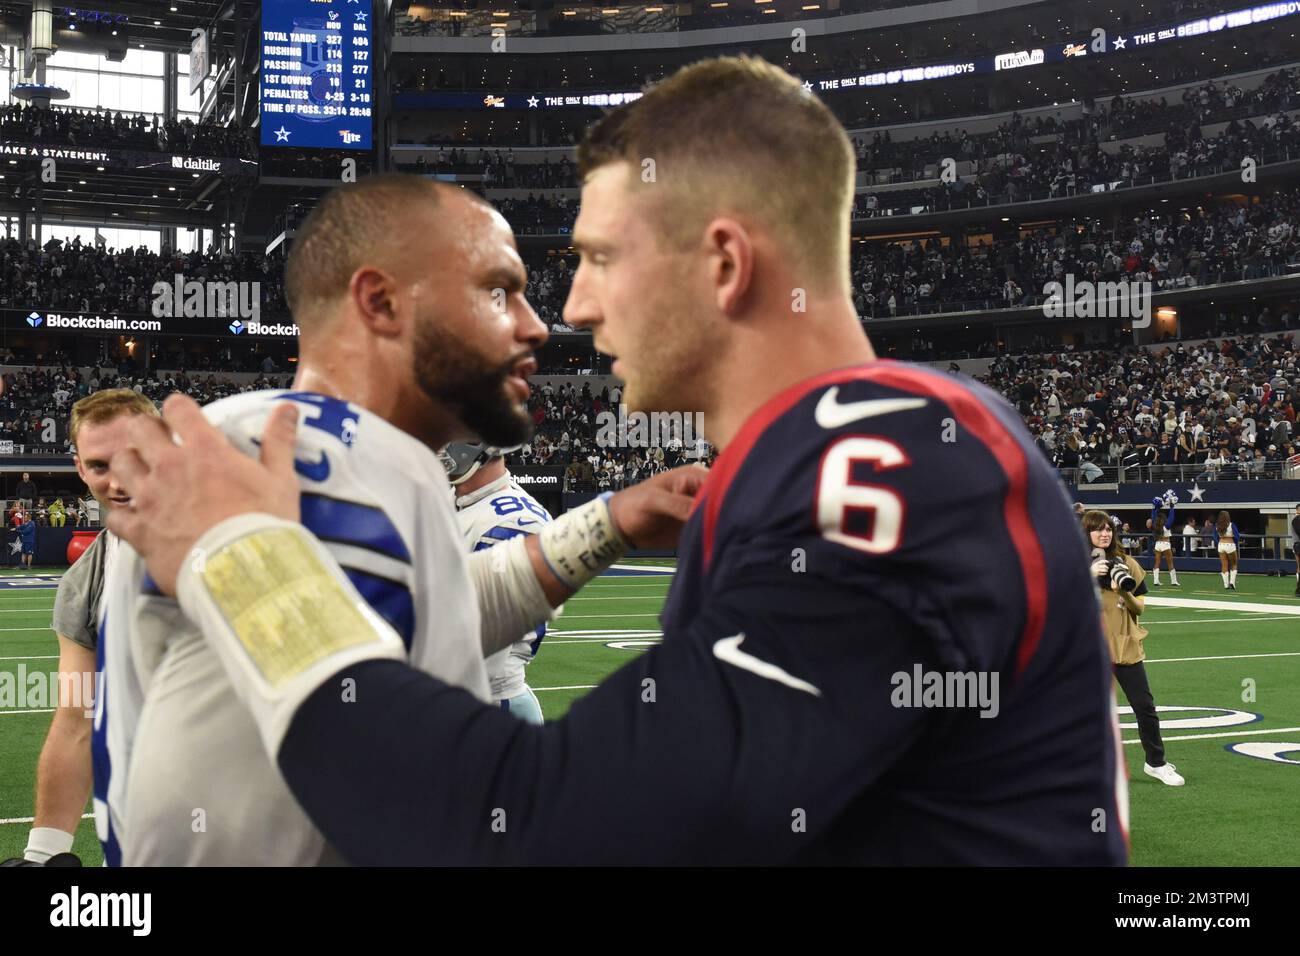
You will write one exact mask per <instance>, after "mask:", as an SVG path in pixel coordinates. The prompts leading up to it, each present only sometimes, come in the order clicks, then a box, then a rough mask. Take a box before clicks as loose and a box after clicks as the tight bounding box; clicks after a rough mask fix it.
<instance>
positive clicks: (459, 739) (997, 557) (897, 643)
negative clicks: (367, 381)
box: [277, 361, 1128, 865]
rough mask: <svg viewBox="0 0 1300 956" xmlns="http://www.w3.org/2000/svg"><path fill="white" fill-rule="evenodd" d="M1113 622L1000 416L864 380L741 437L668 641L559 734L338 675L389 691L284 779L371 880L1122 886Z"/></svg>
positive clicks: (318, 717)
mask: <svg viewBox="0 0 1300 956" xmlns="http://www.w3.org/2000/svg"><path fill="white" fill-rule="evenodd" d="M1100 618H1101V612H1100V607H1099V606H1098V602H1097V595H1096V588H1095V586H1094V583H1093V581H1092V578H1091V576H1090V574H1089V568H1088V558H1087V553H1086V549H1085V547H1084V543H1083V538H1082V532H1081V530H1080V528H1079V525H1078V521H1077V519H1076V518H1075V517H1074V515H1073V513H1072V510H1071V508H1070V505H1069V503H1068V501H1067V500H1066V497H1065V493H1064V489H1063V486H1062V485H1061V483H1060V482H1059V480H1058V479H1057V477H1056V474H1055V473H1054V472H1053V471H1052V470H1051V468H1050V467H1049V466H1048V464H1047V463H1046V462H1045V461H1044V460H1043V459H1042V456H1041V455H1039V454H1037V453H1036V452H1035V451H1034V448H1033V445H1032V442H1031V440H1030V436H1029V434H1028V433H1027V431H1026V430H1025V427H1024V425H1023V423H1022V422H1021V421H1020V420H1019V419H1018V417H1017V416H1016V414H1015V412H1014V411H1013V410H1012V409H1011V408H1010V406H1008V405H1006V404H1005V402H1003V401H1002V399H1000V398H999V397H997V396H996V395H995V394H994V393H992V392H991V391H989V390H988V389H985V388H983V387H982V386H979V385H977V384H975V383H973V382H971V381H970V380H968V379H962V378H955V377H953V376H950V375H947V374H945V373H939V372H935V371H932V370H928V369H924V368H918V367H914V366H909V365H903V364H900V363H895V362H887V361H882V362H870V363H866V364H863V365H860V366H854V367H850V368H845V369H841V370H836V371H833V372H828V373H825V374H823V375H820V376H817V377H815V378H812V379H809V380H806V381H804V382H801V383H800V384H798V385H795V386H793V387H791V388H789V389H787V390H786V391H784V392H782V393H780V394H779V395H777V396H775V397H774V398H772V399H771V400H770V401H768V402H767V403H766V404H765V405H764V406H763V407H761V408H760V409H759V410H758V411H756V412H755V413H754V414H753V415H752V416H750V418H749V420H748V421H747V422H746V423H745V424H744V425H743V426H742V428H741V429H740V431H739V433H738V434H737V435H736V436H735V437H734V438H733V439H732V441H731V442H730V443H728V445H727V446H726V448H725V449H724V451H723V453H722V455H721V457H720V458H719V459H718V460H717V462H716V463H715V465H714V467H713V469H712V470H711V472H710V475H709V478H708V480H707V482H706V484H705V486H704V489H703V491H702V492H701V495H700V496H699V498H698V499H697V502H696V507H695V510H694V512H693V514H692V516H691V518H690V520H689V521H688V523H687V525H686V528H685V530H684V533H683V537H682V540H681V546H680V550H679V565H678V569H677V574H676V576H675V579H674V582H673V586H672V589H671V591H670V593H669V597H668V601H667V604H666V606H665V608H664V610H663V615H662V621H663V630H664V640H663V643H662V644H661V645H659V646H658V647H654V648H652V649H650V650H649V651H647V652H646V653H645V654H643V655H641V656H640V657H639V658H637V659H635V660H634V661H632V662H630V663H629V664H627V665H626V666H624V667H623V668H622V669H620V670H619V671H618V672H616V673H615V674H613V675H612V676H610V677H609V678H607V679H606V680H604V681H603V682H602V683H601V684H600V685H599V686H598V687H596V688H595V689H594V690H593V691H591V693H589V694H588V695H586V696H585V697H583V698H581V699H579V700H577V701H575V702H574V704H573V706H572V707H571V709H570V710H569V712H568V714H567V715H566V716H565V717H564V718H562V719H561V720H559V721H555V722H553V723H551V724H548V725H546V726H544V727H529V726H519V722H518V721H516V720H514V719H513V718H511V717H510V716H509V715H508V714H502V713H499V712H494V711H490V710H488V709H486V708H484V707H483V706H482V705H480V704H478V703H477V702H475V701H474V700H473V699H472V698H470V697H469V696H468V695H465V694H463V693H460V692H458V691H456V690H455V689H454V688H451V687H449V686H447V685H446V684H445V683H443V682H440V681H438V680H437V679H435V678H433V677H430V676H428V675H425V674H420V673H417V672H415V671H413V670H412V669H410V668H408V667H406V666H405V665H403V664H402V663H400V662H395V661H387V660H375V661H365V662H363V663H360V664H353V665H351V666H350V667H349V668H347V669H345V670H344V671H341V672H340V675H336V676H350V677H352V678H353V679H355V680H357V682H358V685H359V686H367V687H369V688H370V689H371V692H370V693H369V694H367V695H364V697H363V698H362V699H359V700H358V701H356V702H353V703H348V704H346V705H341V704H340V703H339V701H338V694H337V693H335V692H334V690H333V688H334V687H335V686H336V685H337V681H334V682H326V683H325V684H322V686H321V688H320V689H319V690H318V691H317V692H316V693H315V694H313V695H312V696H311V697H309V698H308V699H307V700H306V701H304V702H303V704H302V705H301V706H300V707H299V709H298V711H297V712H296V714H295V716H294V719H293V722H292V724H291V726H290V728H289V730H288V732H287V733H286V734H285V736H284V738H283V739H282V741H281V742H280V744H279V747H278V753H277V762H278V766H279V767H280V770H281V772H282V773H283V774H284V776H285V778H286V779H287V780H288V781H289V784H290V786H291V788H292V789H293V791H294V794H295V796H297V797H298V799H299V800H300V801H301V802H302V805H303V807H304V808H305V809H306V810H307V812H308V813H309V814H310V816H311V817H312V819H313V821H314V822H316V824H317V825H318V826H319V827H320V828H321V830H322V831H323V832H324V833H325V834H326V836H327V837H328V839H329V840H330V842H331V844H332V845H333V846H335V847H336V848H338V850H339V851H340V852H341V853H342V854H343V856H344V857H345V858H346V859H348V860H349V861H351V862H353V863H359V864H400V865H409V864H418V863H425V864H429V863H435V864H480V863H506V864H521V863H545V864H559V865H572V864H788V863H832V864H886V865H888V864H916V865H926V864H939V865H943V864H975V865H1054V864H1062V865H1105V864H1120V863H1123V862H1124V860H1125V856H1126V828H1127V804H1128V798H1127V789H1126V780H1125V777H1124V764H1123V762H1122V761H1121V760H1120V759H1119V753H1120V741H1119V732H1118V724H1117V723H1116V719H1115V713H1114V705H1113V694H1112V690H1111V681H1112V679H1111V666H1110V659H1109V656H1108V654H1107V651H1106V646H1105V642H1104V641H1103V637H1102V629H1101V619H1100ZM399 728H400V732H399ZM465 728H472V732H473V746H466V745H465V742H464V740H465V737H464V735H465V733H466V730H465ZM321 739H328V740H330V742H331V748H332V753H334V754H335V755H337V756H338V759H335V760H331V761H321V760H319V759H318V756H317V747H318V741H319V740H321ZM344 755H345V756H344ZM451 781H454V785H452V784H451V783H449V782H451ZM394 794H403V795H410V796H409V798H408V799H400V800H399V799H395V798H394V796H393V795H394ZM378 803H382V804H383V806H384V808H385V812H384V814H366V813H357V812H355V808H356V807H359V806H361V807H364V806H370V805H377V804H378ZM492 813H498V814H499V815H501V817H502V819H506V818H508V819H509V821H510V822H509V825H508V826H507V827H504V828H501V830H500V832H495V831H494V830H493V829H492V828H489V827H487V826H484V825H482V821H483V820H486V819H488V818H489V816H490V815H491V814H492Z"/></svg>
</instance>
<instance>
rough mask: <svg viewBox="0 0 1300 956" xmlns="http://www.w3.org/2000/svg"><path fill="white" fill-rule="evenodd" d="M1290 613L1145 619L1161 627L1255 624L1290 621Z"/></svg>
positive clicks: (1148, 623)
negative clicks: (1164, 619) (1265, 615)
mask: <svg viewBox="0 0 1300 956" xmlns="http://www.w3.org/2000/svg"><path fill="white" fill-rule="evenodd" d="M1289 620H1291V617H1290V616H1289V615H1287V616H1284V617H1194V618H1189V619H1188V620H1185V621H1144V622H1143V625H1144V626H1145V627H1161V626H1163V625H1165V624H1239V623H1242V622H1243V621H1248V622H1249V623H1251V624H1254V623H1255V622H1256V621H1289Z"/></svg>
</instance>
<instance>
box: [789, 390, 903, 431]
mask: <svg viewBox="0 0 1300 956" xmlns="http://www.w3.org/2000/svg"><path fill="white" fill-rule="evenodd" d="M839 397H840V387H839V386H838V385H834V386H832V387H831V388H830V389H828V390H827V392H826V394H825V395H823V396H822V397H821V401H819V402H818V403H817V409H816V411H814V412H813V417H814V418H816V419H817V424H818V425H820V426H821V427H822V428H840V427H842V426H844V425H847V424H848V423H849V422H856V421H857V420H858V419H859V418H873V417H875V416H876V415H889V414H892V413H893V412H906V411H909V410H911V409H913V408H921V407H922V406H924V405H926V404H927V402H928V400H927V399H924V398H869V399H867V400H866V401H864V402H847V403H844V404H841V403H840V400H839Z"/></svg>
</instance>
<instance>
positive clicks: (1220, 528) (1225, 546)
mask: <svg viewBox="0 0 1300 956" xmlns="http://www.w3.org/2000/svg"><path fill="white" fill-rule="evenodd" d="M1240 542H1241V532H1240V531H1238V530H1237V523H1236V522H1235V521H1233V520H1232V515H1230V514H1228V512H1226V511H1220V512H1219V520H1218V522H1217V523H1216V524H1215V526H1214V543H1215V544H1216V545H1217V546H1218V548H1219V576H1220V577H1222V578H1223V589H1224V590H1225V591H1235V590H1237V545H1238V544H1239V543H1240Z"/></svg>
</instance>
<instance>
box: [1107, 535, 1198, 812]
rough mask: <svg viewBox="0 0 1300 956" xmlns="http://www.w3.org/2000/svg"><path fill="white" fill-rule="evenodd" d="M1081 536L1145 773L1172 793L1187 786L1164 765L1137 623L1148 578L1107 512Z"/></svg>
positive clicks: (1142, 634)
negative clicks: (1143, 756) (1133, 720)
mask: <svg viewBox="0 0 1300 956" xmlns="http://www.w3.org/2000/svg"><path fill="white" fill-rule="evenodd" d="M1083 532H1084V534H1086V535H1087V536H1088V547H1089V548H1090V549H1091V551H1092V559H1093V560H1092V576H1093V578H1094V580H1095V581H1096V582H1097V592H1098V596H1099V597H1100V599H1101V620H1102V627H1103V628H1104V629H1105V631H1106V641H1107V643H1108V644H1109V645H1110V659H1111V662H1112V663H1113V664H1114V670H1115V679H1116V680H1117V681H1119V686H1120V687H1121V688H1123V690H1124V696H1125V697H1126V698H1128V702H1129V706H1130V707H1132V708H1133V713H1134V715H1135V716H1136V717H1137V725H1138V736H1139V737H1140V738H1141V740H1142V749H1143V750H1144V751H1146V764H1145V765H1144V766H1143V768H1142V770H1143V772H1145V773H1146V774H1147V776H1150V777H1155V778H1156V779H1157V780H1159V781H1160V782H1161V783H1164V784H1166V785H1168V786H1171V787H1181V786H1182V785H1183V784H1184V783H1185V782H1186V781H1184V780H1183V778H1182V777H1181V776H1179V774H1178V772H1177V771H1176V770H1175V768H1174V765H1173V764H1171V763H1166V762H1165V747H1164V742H1163V741H1162V740H1161V739H1160V718H1159V717H1157V716H1156V703H1155V699H1154V698H1153V697H1152V696H1151V687H1150V685H1149V684H1148V683H1147V672H1146V668H1145V667H1144V666H1143V665H1142V662H1143V661H1144V660H1146V651H1145V650H1143V647H1142V641H1143V640H1144V639H1145V638H1146V636H1147V630H1146V628H1144V627H1143V626H1142V625H1141V624H1139V623H1138V617H1139V616H1140V615H1141V614H1142V611H1143V610H1144V608H1145V605H1146V599H1145V597H1144V596H1143V595H1145V594H1146V593H1147V586H1146V572H1145V571H1143V570H1142V568H1141V566H1140V565H1139V564H1138V563H1137V562H1136V561H1134V560H1133V559H1132V558H1131V557H1129V556H1128V555H1127V554H1126V553H1125V552H1124V549H1123V548H1122V547H1120V544H1119V541H1118V539H1117V538H1116V535H1115V528H1114V526H1113V525H1112V524H1111V520H1110V517H1109V516H1108V515H1107V514H1106V512H1104V511H1088V512H1085V513H1084V516H1083Z"/></svg>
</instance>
